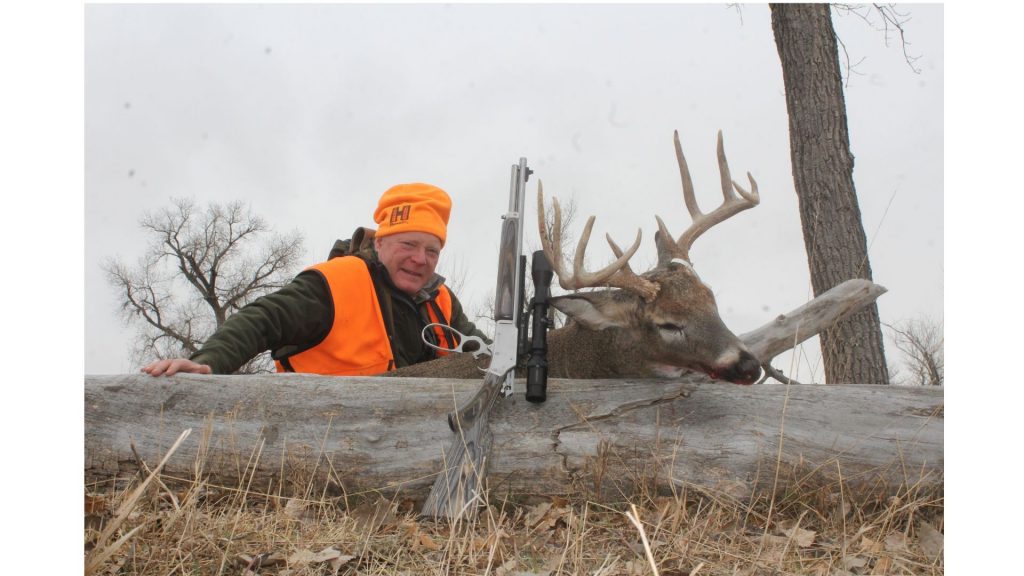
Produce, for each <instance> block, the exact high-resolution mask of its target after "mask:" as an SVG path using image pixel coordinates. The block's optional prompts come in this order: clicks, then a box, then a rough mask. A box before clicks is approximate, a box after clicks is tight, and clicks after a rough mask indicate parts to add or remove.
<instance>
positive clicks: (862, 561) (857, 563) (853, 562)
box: [839, 556, 868, 571]
mask: <svg viewBox="0 0 1024 576" xmlns="http://www.w3.org/2000/svg"><path fill="white" fill-rule="evenodd" d="M839 563H840V564H841V565H842V566H843V568H845V569H846V570H849V571H853V570H860V569H861V568H864V567H865V566H867V565H868V559H867V558H864V557H863V556H843V558H842V560H840V562H839Z"/></svg>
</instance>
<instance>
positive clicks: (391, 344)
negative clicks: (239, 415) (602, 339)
mask: <svg viewBox="0 0 1024 576" xmlns="http://www.w3.org/2000/svg"><path fill="white" fill-rule="evenodd" d="M450 213H451V199H450V198H449V197H448V194H447V193H446V192H445V191H444V190H441V189H440V188H438V187H436V186H432V185H430V184H421V183H415V184H400V185H398V186H394V187H392V188H390V189H388V190H387V191H386V192H385V193H384V195H383V196H381V198H380V202H379V203H378V205H377V210H376V211H375V212H374V221H375V222H376V223H377V226H378V227H377V230H376V231H371V230H364V229H362V228H360V229H358V230H357V231H356V234H355V235H354V236H353V238H352V240H351V243H345V242H338V243H336V244H335V249H334V250H332V251H331V257H330V258H329V259H328V260H327V261H326V262H321V263H320V264H316V265H314V266H311V267H309V268H307V269H306V270H305V271H303V272H302V273H300V274H299V275H298V276H296V277H295V279H294V280H292V281H291V282H290V283H289V284H288V285H287V286H285V287H283V288H281V289H280V290H278V291H277V292H274V293H272V294H268V295H266V296H263V297H262V298H259V299H257V300H255V301H253V302H252V303H251V304H249V305H247V306H245V307H244V308H242V309H241V310H239V311H238V312H236V313H235V314H233V315H231V316H230V317H228V319H227V321H225V322H224V324H223V325H222V326H221V327H220V328H218V330H217V331H216V332H215V333H214V334H213V335H212V336H210V338H209V339H208V340H207V341H206V343H205V344H204V345H203V347H202V349H201V350H199V352H196V353H195V354H193V355H192V356H191V357H190V358H188V359H185V358H176V359H170V360H158V361H156V362H153V363H151V364H149V365H148V366H146V367H144V368H143V369H142V371H143V372H146V373H148V374H150V375H152V376H160V375H166V376H171V375H173V374H176V373H178V372H190V373H196V374H230V373H232V372H234V371H236V370H238V368H239V367H241V366H242V365H243V364H245V363H246V362H248V361H249V360H250V359H251V358H253V357H254V356H256V355H257V354H259V353H261V352H263V351H264V350H271V352H272V356H273V358H274V361H275V365H276V366H277V370H278V371H279V372H310V373H315V374H333V375H347V376H355V375H369V374H380V373H382V372H386V371H389V370H393V369H395V368H401V367H403V366H408V365H411V364H416V363H418V362H425V361H427V360H433V359H434V358H436V357H438V354H443V353H439V352H437V351H435V350H434V349H433V348H431V347H429V346H427V345H425V344H424V343H423V340H422V336H421V334H422V332H423V328H424V326H426V325H427V324H428V323H433V322H440V323H442V324H447V325H450V326H452V327H454V328H455V329H456V330H458V331H459V332H462V333H463V334H467V335H469V334H472V335H475V336H480V337H484V334H483V333H482V332H480V331H479V330H478V329H477V328H476V326H475V325H474V324H473V323H472V322H470V321H469V319H468V318H466V315H465V314H464V312H463V310H462V305H461V303H459V301H458V299H457V298H456V297H455V295H454V294H452V292H451V291H450V290H448V288H447V287H446V286H444V284H443V282H444V278H442V277H441V276H439V275H437V274H435V272H434V269H435V268H436V267H437V260H438V257H439V256H440V254H441V249H442V248H443V247H444V243H445V238H446V236H447V225H448V216H449V214H450ZM426 336H427V337H428V338H430V339H431V340H432V341H433V343H434V344H436V345H442V346H444V347H453V346H454V345H455V342H452V341H450V339H451V338H452V337H453V336H452V334H451V332H450V331H444V330H440V329H436V328H435V329H434V330H428V331H427V332H426Z"/></svg>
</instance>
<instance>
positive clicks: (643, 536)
mask: <svg viewBox="0 0 1024 576" xmlns="http://www.w3.org/2000/svg"><path fill="white" fill-rule="evenodd" d="M629 507H630V508H632V509H633V512H632V514H631V513H629V512H626V518H629V521H630V522H632V523H633V526H636V529H637V531H638V532H640V540H642V541H643V543H644V552H646V553H647V561H648V562H650V564H651V570H653V571H654V576H658V565H657V564H656V563H655V562H654V554H653V553H652V552H651V544H650V543H649V542H648V541H647V533H646V532H644V526H643V524H641V523H640V515H639V514H638V513H637V511H636V504H630V505H629Z"/></svg>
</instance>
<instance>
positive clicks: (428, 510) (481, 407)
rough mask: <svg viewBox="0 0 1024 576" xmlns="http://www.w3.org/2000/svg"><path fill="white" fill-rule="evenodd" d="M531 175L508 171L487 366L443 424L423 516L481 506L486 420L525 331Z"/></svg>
mask: <svg viewBox="0 0 1024 576" xmlns="http://www.w3.org/2000/svg"><path fill="white" fill-rule="evenodd" d="M532 173H533V171H532V170H530V169H529V167H527V165H526V158H520V159H519V164H515V165H513V166H512V182H511V186H510V190H509V203H508V212H507V213H506V214H505V215H504V216H503V217H502V218H503V220H504V222H502V229H501V245H500V252H499V255H498V282H497V289H496V291H495V295H494V321H495V328H494V344H492V346H491V350H492V355H491V363H490V365H489V366H488V368H487V371H486V372H485V374H484V382H483V385H482V386H481V387H480V389H479V390H478V391H477V392H476V394H475V395H474V396H473V397H472V398H470V400H469V401H468V402H466V403H465V404H463V405H462V406H461V407H460V408H459V409H458V410H456V411H455V412H454V413H452V414H450V415H449V416H448V423H449V425H450V426H451V428H452V430H453V431H454V432H455V433H456V435H455V438H454V439H453V440H452V444H451V446H449V448H448V450H447V451H445V453H444V466H445V470H444V471H443V472H442V473H441V474H440V475H439V476H438V478H437V480H436V481H435V482H434V486H433V488H431V490H430V495H429V496H428V497H427V500H426V502H424V504H423V510H422V511H421V514H422V515H423V516H434V517H437V516H444V517H448V518H458V517H460V516H462V515H463V514H465V513H466V512H467V511H468V510H470V509H474V510H475V506H476V505H477V504H479V503H480V501H479V498H480V497H481V496H480V495H481V491H482V487H483V486H482V484H483V479H484V477H485V465H486V456H487V454H488V453H489V451H490V447H491V433H490V428H489V426H488V421H487V418H488V415H489V413H490V410H491V408H492V407H493V406H494V402H495V400H496V399H497V398H498V396H499V395H501V394H502V392H503V391H504V392H506V394H508V393H511V390H512V382H513V377H514V368H515V366H516V361H517V360H518V358H519V355H520V353H521V352H524V350H521V349H520V348H521V345H520V341H521V338H520V330H521V328H523V327H524V326H525V322H524V321H523V320H524V318H523V316H524V313H523V310H522V308H523V304H522V285H523V281H524V280H523V279H524V278H525V272H526V271H525V267H526V266H525V260H526V259H525V257H521V254H522V245H523V222H522V218H523V203H524V200H525V195H526V181H527V180H528V179H529V177H530V174H532ZM549 284H550V278H549ZM535 337H536V336H535ZM522 340H525V338H523V339H522ZM535 397H536V395H535ZM532 401H534V402H536V401H543V399H541V400H536V399H534V400H532Z"/></svg>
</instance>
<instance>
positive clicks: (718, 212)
mask: <svg viewBox="0 0 1024 576" xmlns="http://www.w3.org/2000/svg"><path fill="white" fill-rule="evenodd" d="M675 144H676V158H677V159H678V160H679V176H680V177H681V178H682V180H683V199H684V200H685V201H686V208H687V209H688V210H689V211H690V217H691V218H692V219H693V223H692V224H690V227H689V228H687V229H686V231H685V232H683V233H682V235H680V236H679V239H678V240H676V242H675V246H674V247H672V251H673V256H674V257H676V258H682V259H683V260H686V261H687V262H689V261H690V246H692V245H693V241H694V240H696V239H697V237H699V236H700V235H701V234H703V233H705V232H707V231H708V230H709V229H711V227H712V226H714V225H715V224H718V223H719V222H723V221H725V220H727V219H729V218H731V217H732V216H734V215H736V214H738V213H739V212H742V211H743V210H746V209H747V208H753V207H754V206H757V205H758V204H759V203H760V202H761V197H760V195H758V193H757V182H755V181H754V177H753V176H751V175H750V172H747V178H749V179H750V192H747V191H746V190H744V189H743V187H742V186H740V185H739V184H737V183H736V182H735V181H734V180H733V179H732V175H731V174H730V173H729V162H728V160H726V158H725V145H724V144H723V142H722V131H721V130H719V131H718V170H719V172H720V173H721V177H722V196H724V197H725V200H724V201H723V202H722V205H721V206H719V207H718V208H716V209H715V210H714V211H713V212H711V213H709V214H704V213H702V212H701V211H700V208H699V207H698V206H697V200H696V198H695V197H694V195H693V181H692V180H691V179H690V169H689V168H688V167H687V165H686V158H685V157H684V156H683V148H682V146H680V144H679V131H678V130H676V131H675ZM733 188H735V189H736V192H739V196H736V194H735V193H733ZM655 218H657V220H658V229H659V230H660V231H661V234H662V235H663V236H664V237H665V238H672V235H671V234H669V232H668V229H667V228H665V223H664V222H662V220H661V217H659V216H655Z"/></svg>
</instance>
